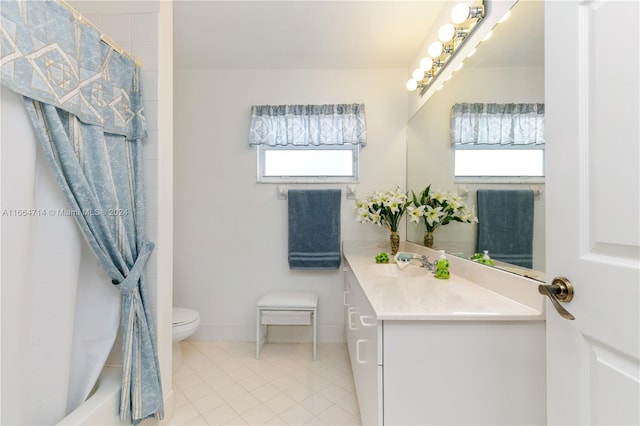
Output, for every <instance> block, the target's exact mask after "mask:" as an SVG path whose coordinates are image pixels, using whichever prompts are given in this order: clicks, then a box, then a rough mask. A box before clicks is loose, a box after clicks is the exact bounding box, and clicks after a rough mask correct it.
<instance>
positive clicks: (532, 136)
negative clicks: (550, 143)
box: [451, 103, 545, 147]
mask: <svg viewBox="0 0 640 426" xmlns="http://www.w3.org/2000/svg"><path fill="white" fill-rule="evenodd" d="M544 143H545V140H544V104H524V103H522V104H480V103H473V104H472V103H460V104H455V105H453V107H452V109H451V144H452V145H453V146H454V147H456V146H461V145H493V146H495V147H498V146H502V145H504V146H511V145H531V146H535V145H544Z"/></svg>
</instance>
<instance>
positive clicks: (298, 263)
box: [288, 189, 341, 269]
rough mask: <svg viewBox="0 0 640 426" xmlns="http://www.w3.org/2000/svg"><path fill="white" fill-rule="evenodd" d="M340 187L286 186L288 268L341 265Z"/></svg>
mask: <svg viewBox="0 0 640 426" xmlns="http://www.w3.org/2000/svg"><path fill="white" fill-rule="evenodd" d="M340 196H341V191H340V190H339V189H322V190H289V195H288V205H289V269H337V268H339V267H340V261H341V253H340Z"/></svg>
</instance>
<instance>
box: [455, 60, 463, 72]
mask: <svg viewBox="0 0 640 426" xmlns="http://www.w3.org/2000/svg"><path fill="white" fill-rule="evenodd" d="M463 66H464V62H460V65H458V66H457V67H456V69H455V70H453V71H460V70H461V69H462V67H463Z"/></svg>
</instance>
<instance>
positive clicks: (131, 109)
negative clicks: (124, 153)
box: [0, 0, 145, 139]
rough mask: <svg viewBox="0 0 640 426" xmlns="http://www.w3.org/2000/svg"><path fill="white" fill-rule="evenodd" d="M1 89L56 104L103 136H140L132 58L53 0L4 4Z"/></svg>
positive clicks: (1, 10) (142, 131)
mask: <svg viewBox="0 0 640 426" xmlns="http://www.w3.org/2000/svg"><path fill="white" fill-rule="evenodd" d="M0 17H1V20H2V21H1V22H2V53H1V55H2V56H1V58H0V75H1V78H2V85H3V86H5V87H8V88H9V89H11V90H13V91H14V92H17V93H19V94H21V95H24V96H27V97H29V98H31V99H34V100H37V101H40V102H43V103H46V104H49V105H53V106H56V107H58V108H61V109H63V110H65V111H67V112H70V113H72V114H74V115H75V116H77V117H78V118H79V119H80V120H81V121H82V122H84V123H87V124H94V125H99V126H101V127H103V128H104V130H105V132H108V133H114V134H119V135H124V136H126V137H127V138H129V139H138V138H141V137H143V136H144V134H145V125H144V117H143V115H142V102H141V97H140V90H139V77H138V76H139V69H137V68H136V67H135V66H134V65H135V64H134V60H133V59H131V58H128V57H126V56H125V55H122V54H120V53H118V52H116V51H114V50H113V48H111V47H110V46H109V45H107V44H106V43H105V42H103V41H102V40H101V34H100V32H99V31H97V30H96V29H95V28H93V27H92V26H90V25H86V24H83V23H81V22H79V21H78V20H76V19H75V18H74V16H73V13H72V12H71V11H69V10H68V9H67V8H66V7H64V6H63V5H61V4H59V3H56V2H55V1H53V0H46V1H3V2H2V7H0Z"/></svg>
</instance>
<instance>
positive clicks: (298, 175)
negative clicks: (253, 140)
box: [258, 144, 360, 183]
mask: <svg viewBox="0 0 640 426" xmlns="http://www.w3.org/2000/svg"><path fill="white" fill-rule="evenodd" d="M359 149H360V145H351V144H346V145H322V146H311V145H308V146H290V145H289V146H269V145H259V146H258V182H265V183H281V182H298V183H323V182H328V183H341V182H357V181H358V154H359Z"/></svg>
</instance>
